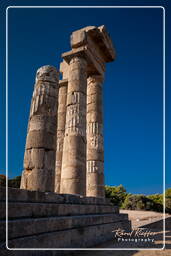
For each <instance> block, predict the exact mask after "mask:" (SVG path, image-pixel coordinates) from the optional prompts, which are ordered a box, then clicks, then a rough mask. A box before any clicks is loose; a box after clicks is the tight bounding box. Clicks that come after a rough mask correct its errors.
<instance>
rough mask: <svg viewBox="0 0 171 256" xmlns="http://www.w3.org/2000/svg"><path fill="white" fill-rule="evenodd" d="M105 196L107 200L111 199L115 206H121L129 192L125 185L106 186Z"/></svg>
mask: <svg viewBox="0 0 171 256" xmlns="http://www.w3.org/2000/svg"><path fill="white" fill-rule="evenodd" d="M105 194H106V197H107V198H110V199H111V202H112V203H113V204H114V205H117V206H120V207H121V205H122V203H123V202H124V200H125V198H126V196H127V192H126V189H125V188H124V187H123V185H119V186H105Z"/></svg>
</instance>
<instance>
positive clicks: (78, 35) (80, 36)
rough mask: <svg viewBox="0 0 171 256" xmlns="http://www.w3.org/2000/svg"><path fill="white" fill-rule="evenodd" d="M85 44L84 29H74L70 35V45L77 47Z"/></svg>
mask: <svg viewBox="0 0 171 256" xmlns="http://www.w3.org/2000/svg"><path fill="white" fill-rule="evenodd" d="M84 44H86V32H85V31H84V30H77V31H74V32H73V33H72V35H71V47H72V48H77V47H80V46H82V45H84Z"/></svg>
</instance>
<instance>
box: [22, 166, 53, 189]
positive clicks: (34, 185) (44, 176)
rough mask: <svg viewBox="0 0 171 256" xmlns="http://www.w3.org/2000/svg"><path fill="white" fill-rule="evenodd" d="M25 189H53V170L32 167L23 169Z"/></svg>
mask: <svg viewBox="0 0 171 256" xmlns="http://www.w3.org/2000/svg"><path fill="white" fill-rule="evenodd" d="M24 175H25V177H26V178H25V179H26V189H28V190H36V191H53V190H54V187H53V182H54V170H53V169H52V170H49V169H48V170H46V169H32V170H31V171H30V170H29V171H28V170H25V171H24Z"/></svg>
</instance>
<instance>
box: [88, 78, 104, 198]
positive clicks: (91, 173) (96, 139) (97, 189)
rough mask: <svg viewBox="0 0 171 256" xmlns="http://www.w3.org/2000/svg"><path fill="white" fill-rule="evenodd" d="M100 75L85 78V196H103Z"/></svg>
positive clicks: (101, 79)
mask: <svg viewBox="0 0 171 256" xmlns="http://www.w3.org/2000/svg"><path fill="white" fill-rule="evenodd" d="M102 81H103V78H102V76H91V77H89V78H88V79H87V192H86V195H87V196H94V197H104V196H105V194H104V148H103V113H102Z"/></svg>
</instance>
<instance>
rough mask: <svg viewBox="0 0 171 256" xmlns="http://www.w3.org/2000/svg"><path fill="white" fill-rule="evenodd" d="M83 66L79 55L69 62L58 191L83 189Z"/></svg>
mask: <svg viewBox="0 0 171 256" xmlns="http://www.w3.org/2000/svg"><path fill="white" fill-rule="evenodd" d="M86 66H87V63H86V61H85V59H83V58H80V57H73V58H72V59H71V61H70V64H69V72H68V91H67V112H66V125H65V137H64V147H63V157H62V173H61V185H60V193H70V194H80V195H85V193H86V183H85V181H86V87H87V73H86Z"/></svg>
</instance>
